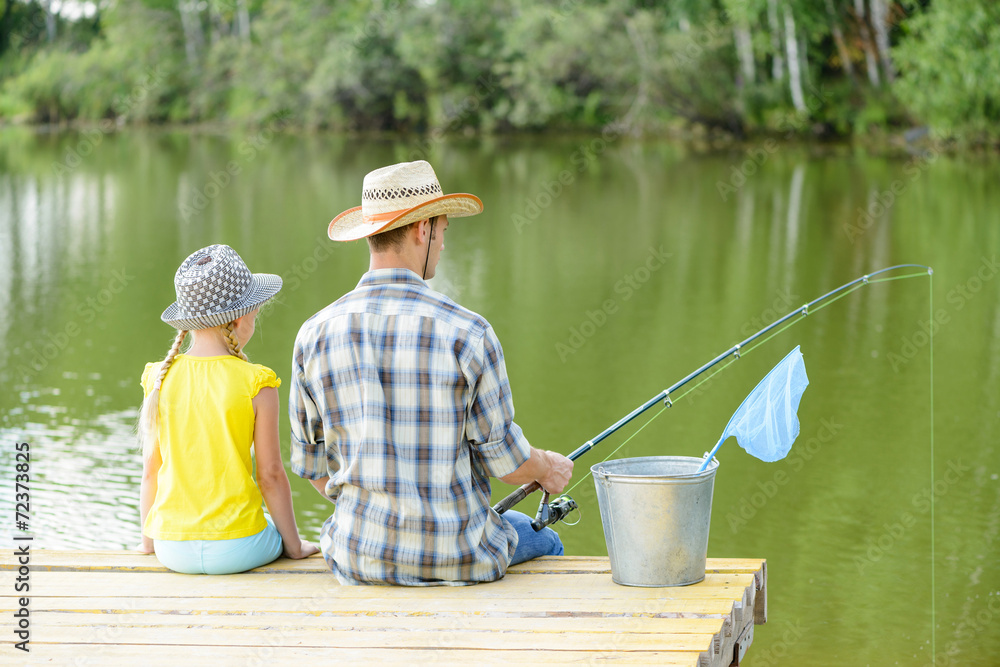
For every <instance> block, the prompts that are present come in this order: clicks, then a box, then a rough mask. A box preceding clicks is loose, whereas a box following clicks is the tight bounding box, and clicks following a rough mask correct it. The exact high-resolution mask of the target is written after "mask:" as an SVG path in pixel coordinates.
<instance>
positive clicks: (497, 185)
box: [0, 129, 1000, 667]
mask: <svg viewBox="0 0 1000 667" xmlns="http://www.w3.org/2000/svg"><path fill="white" fill-rule="evenodd" d="M758 148H759V147H758ZM754 155H756V156H757V158H758V160H760V159H761V157H762V156H766V160H764V161H763V164H761V165H758V164H756V163H751V162H745V161H746V160H747V159H748V158H747V154H746V153H745V152H733V153H728V154H714V155H711V156H706V155H703V154H695V153H690V152H688V151H686V150H685V149H684V148H681V147H677V146H672V145H669V144H666V143H658V142H655V141H636V140H632V139H627V138H619V137H613V136H612V137H608V138H607V140H604V139H594V138H591V137H580V138H560V139H551V138H541V137H539V138H526V139H503V138H497V139H484V140H475V141H472V140H470V141H434V140H432V141H430V142H426V141H418V140H399V141H387V140H374V139H369V140H349V139H344V138H337V137H328V136H313V135H304V136H296V135H274V134H272V133H270V132H269V131H266V130H265V131H263V132H257V131H253V132H247V133H245V134H239V133H237V134H231V135H230V134H227V135H215V134H206V133H195V132H168V131H162V132H158V131H149V132H143V131H130V132H123V133H103V132H101V131H100V130H94V131H91V132H90V133H88V134H78V133H58V134H46V133H35V132H31V131H26V130H22V129H8V130H4V131H2V132H0V313H2V316H0V343H2V344H0V359H2V361H0V369H2V370H0V382H2V387H3V391H2V393H0V415H2V416H0V442H2V447H0V463H2V465H3V474H2V480H3V481H2V484H0V493H2V498H0V508H2V516H3V517H4V520H5V526H4V531H5V534H6V535H7V536H8V538H9V537H10V536H11V534H12V533H13V532H14V530H13V526H14V521H13V511H14V507H13V505H14V503H13V500H14V488H13V480H14V474H15V468H14V466H15V461H14V446H15V443H16V442H27V443H29V444H30V447H31V471H30V475H31V494H32V496H31V499H32V505H31V528H32V530H33V532H34V534H35V539H36V543H35V544H36V545H37V546H39V547H50V548H79V549H102V548H130V547H132V546H133V545H134V544H136V542H137V541H138V537H139V533H138V526H137V523H138V511H137V495H138V487H139V478H140V471H141V463H140V458H139V455H138V454H137V453H136V450H135V445H134V441H133V437H132V425H133V423H134V419H135V412H136V408H137V406H138V405H139V402H140V400H141V391H140V388H139V384H138V380H139V375H140V372H141V370H142V368H143V364H144V363H145V362H147V361H152V360H156V359H159V358H162V356H163V355H164V354H165V352H166V350H167V348H168V346H169V344H170V341H171V339H172V330H171V329H169V328H168V327H167V326H166V325H164V324H162V323H161V322H160V321H159V314H160V312H161V311H162V309H163V308H165V307H166V306H167V305H168V304H169V303H170V302H171V301H172V300H173V285H172V278H173V273H174V271H175V270H176V267H177V266H178V264H179V263H180V261H181V260H182V259H183V258H184V257H185V256H187V255H188V254H189V253H190V252H192V251H193V250H195V249H197V248H199V247H202V246H205V245H209V244H211V243H219V242H222V243H227V244H229V245H232V246H233V247H234V248H236V249H237V250H238V251H239V252H240V254H241V255H242V256H243V257H244V259H246V261H247V263H248V264H249V266H250V267H251V269H253V270H255V271H262V272H271V273H278V274H280V275H282V276H283V277H284V279H285V289H284V290H283V291H282V292H281V296H280V300H279V302H278V303H277V305H276V307H275V308H273V309H272V310H271V311H269V312H268V313H267V314H266V315H265V316H263V317H262V318H261V321H260V322H259V324H258V329H257V334H256V336H255V338H254V340H253V341H252V342H251V343H250V345H249V346H248V348H247V351H248V353H249V355H250V357H251V358H252V359H253V360H254V361H256V362H258V363H263V364H266V365H268V366H271V367H273V368H274V369H275V370H276V371H277V372H278V374H279V376H282V377H283V378H284V379H285V380H286V385H285V386H284V387H282V390H281V391H282V399H283V400H285V399H286V398H287V377H288V368H289V361H290V351H291V346H292V342H293V340H294V337H295V333H296V331H297V330H298V327H299V325H300V324H301V323H302V321H304V320H305V319H306V318H307V317H309V316H310V315H311V314H312V313H314V312H316V311H317V310H319V309H320V308H322V307H323V306H325V305H326V304H327V303H329V302H331V301H333V300H334V299H336V298H337V297H339V296H340V295H342V294H343V293H344V292H346V291H348V290H349V289H351V288H352V287H353V286H354V285H355V284H356V283H357V280H358V278H359V277H360V275H361V274H362V273H363V272H364V271H365V269H366V268H367V262H368V257H367V250H366V246H365V245H364V244H363V243H355V244H346V245H336V244H334V243H333V242H330V241H328V240H327V239H326V233H325V230H326V225H327V223H328V222H329V220H330V219H331V218H332V217H333V216H334V215H335V214H336V213H339V212H340V211H341V210H343V209H345V208H348V207H350V206H354V205H356V204H357V203H358V200H359V196H360V189H361V179H362V177H363V176H364V174H365V173H366V172H367V171H369V170H371V169H374V168H376V167H379V166H382V165H385V164H389V163H392V162H397V161H403V160H407V159H414V158H415V157H424V156H428V157H429V159H430V160H431V161H432V163H433V164H434V166H435V169H436V171H437V174H438V177H439V178H440V180H441V182H442V184H443V186H444V188H445V190H446V191H470V192H473V193H476V194H478V195H479V196H480V197H481V198H482V199H483V201H484V203H485V207H486V210H485V213H484V214H483V215H481V216H479V217H477V218H471V219H463V220H455V221H453V223H452V225H451V228H450V230H449V232H448V237H447V247H446V250H445V253H444V255H443V259H442V263H441V266H440V268H439V277H438V278H435V280H434V282H433V284H434V286H435V287H436V288H437V289H439V290H441V291H443V292H445V293H447V294H449V295H451V296H453V297H454V298H456V299H457V300H458V301H459V302H461V303H463V304H464V305H466V306H468V307H470V308H472V309H473V310H476V311H478V312H480V313H482V314H483V315H484V316H486V317H487V318H488V319H489V320H490V321H491V322H492V324H493V325H494V327H495V329H496V331H497V333H498V335H499V338H500V340H501V341H502V343H503V346H504V351H505V355H506V362H507V369H508V372H509V375H510V379H511V384H512V387H513V391H514V397H515V405H516V406H517V421H518V422H519V423H520V425H521V426H522V427H523V429H524V432H525V434H526V435H527V436H528V438H529V439H530V440H531V442H532V443H533V444H534V445H536V446H539V447H543V448H547V449H554V450H558V451H562V452H565V453H568V452H570V451H571V450H572V449H575V448H576V447H577V446H578V445H580V444H581V443H583V442H584V441H586V440H588V439H589V438H591V437H593V436H595V435H597V434H598V433H599V432H601V431H602V430H603V429H605V428H606V427H607V426H609V425H611V424H612V423H614V422H615V421H616V420H618V419H619V418H620V417H621V416H623V415H625V414H626V413H627V412H629V411H630V410H631V409H633V408H634V407H636V406H638V405H639V404H641V403H642V402H644V401H645V400H647V399H648V398H650V397H652V396H654V395H655V394H657V393H658V392H660V391H661V390H663V389H664V388H666V387H667V386H669V385H670V384H672V383H674V382H676V381H677V380H679V379H681V378H682V377H683V376H685V375H686V374H688V373H689V372H690V371H692V370H694V369H696V368H697V367H699V366H701V365H702V364H703V363H705V362H707V361H709V360H710V359H712V358H713V357H714V356H716V355H717V354H719V353H721V352H723V351H724V350H726V349H727V348H729V347H730V346H732V345H733V344H734V343H736V342H738V341H740V340H741V339H743V338H745V337H746V336H747V335H749V334H751V333H753V332H754V331H756V330H757V329H759V328H760V327H762V326H764V325H765V324H767V323H768V322H770V321H773V320H774V319H775V318H777V317H778V316H780V315H783V314H785V313H787V312H789V311H791V310H792V309H794V308H796V307H798V306H800V305H802V304H804V303H805V302H807V301H809V300H811V299H813V298H815V297H818V296H819V295H821V294H823V293H825V292H827V291H829V290H831V289H833V288H835V287H837V286H838V285H841V284H843V283H845V282H847V281H849V280H852V279H854V278H857V277H859V276H861V275H864V274H865V273H868V272H871V271H874V270H876V269H879V268H882V267H885V266H890V265H893V264H899V263H916V264H926V265H930V266H932V267H933V269H934V274H933V278H931V277H929V276H927V275H926V272H921V271H919V270H917V273H924V274H925V275H920V276H917V277H913V278H908V279H905V280H898V281H893V282H886V283H878V284H870V285H867V286H865V287H863V288H861V289H859V290H858V291H856V292H854V293H852V294H851V295H849V296H847V297H845V298H844V299H842V300H840V301H838V302H837V303H835V304H833V305H831V306H830V307H828V308H825V309H823V310H821V311H819V312H816V313H814V314H813V315H810V316H809V317H808V318H807V319H805V320H804V321H802V322H800V323H798V324H796V325H795V326H793V327H791V328H789V329H788V330H786V331H784V332H783V333H781V334H779V335H778V336H776V337H775V338H773V339H772V340H770V341H768V342H767V343H765V344H763V345H761V346H760V347H759V348H757V349H755V350H753V351H752V352H751V353H748V354H746V355H744V357H743V358H742V359H741V360H740V361H738V362H737V363H734V364H733V365H732V366H731V367H729V368H727V369H726V370H725V371H723V372H722V373H720V374H719V375H716V376H715V377H713V378H712V379H711V380H710V381H709V382H706V383H705V384H703V385H701V386H699V387H698V389H697V390H696V391H694V392H692V393H690V394H688V395H687V396H680V393H682V392H679V394H678V396H677V397H675V398H676V399H677V400H675V402H674V406H673V408H672V409H670V410H668V411H664V412H663V414H661V415H660V416H659V417H657V418H656V419H655V420H654V421H652V422H651V423H650V424H649V425H648V427H646V428H645V429H644V430H643V431H642V432H641V433H640V434H639V435H637V436H636V437H635V438H633V439H632V440H631V441H630V442H629V443H628V445H627V446H626V447H624V448H623V449H621V450H619V451H617V452H616V453H614V454H613V456H614V457H615V458H620V457H626V456H645V455H666V454H670V455H688V456H700V455H702V453H703V452H705V451H707V450H708V449H709V448H710V447H711V446H712V445H713V444H714V443H715V441H716V440H717V438H718V437H719V435H720V434H721V432H722V429H723V427H724V426H725V424H726V421H727V420H728V418H729V416H730V415H731V414H732V412H733V411H734V410H735V409H736V407H737V406H738V405H739V403H740V401H741V400H742V399H743V397H744V396H745V395H746V394H747V393H748V392H749V391H750V389H751V388H752V387H753V386H754V385H755V384H756V382H757V381H758V380H759V379H760V378H761V377H763V375H764V374H765V373H766V372H767V370H768V369H769V368H770V367H771V366H772V365H773V364H775V363H776V362H777V361H778V360H780V359H781V358H782V357H783V356H784V355H785V354H786V353H787V352H788V351H789V350H790V349H791V348H793V347H794V346H795V345H800V346H801V349H802V352H803V354H804V356H805V360H806V366H807V370H808V373H809V378H810V386H809V388H808V389H807V390H806V393H805V395H804V397H803V399H802V403H801V407H800V410H799V418H800V420H801V429H802V430H801V435H800V436H799V439H798V441H797V442H796V445H795V448H794V449H793V450H792V452H791V454H790V455H789V457H788V458H787V459H786V460H784V461H780V462H777V463H770V464H768V463H762V462H760V461H757V460H756V459H753V458H751V457H750V456H748V455H747V454H746V453H745V452H744V451H743V450H742V449H740V448H739V447H738V446H737V444H736V443H735V441H732V440H730V441H729V442H727V443H726V444H725V445H724V446H723V448H722V450H721V451H720V453H719V459H720V461H721V466H720V468H719V472H718V475H717V478H716V482H715V495H714V504H713V516H712V532H711V543H710V546H709V555H710V556H715V557H764V558H767V560H768V570H769V577H770V579H769V585H768V606H769V621H768V623H767V624H766V625H764V626H760V627H758V628H757V633H756V637H755V640H754V645H753V647H752V649H751V651H750V654H749V655H750V660H749V661H748V663H747V664H750V665H755V666H758V667H760V666H761V665H772V664H816V665H830V664H845V665H846V664H850V665H865V664H871V665H883V664H900V665H925V664H931V661H932V646H933V648H934V649H935V650H936V651H937V653H938V655H939V660H938V664H949V661H950V660H953V661H954V663H953V664H964V665H992V664H996V656H997V655H998V654H1000V570H998V568H997V557H998V548H997V536H998V531H1000V476H998V473H1000V452H998V451H997V445H998V440H1000V430H998V428H997V426H998V422H1000V298H998V297H1000V279H997V273H998V271H1000V266H998V264H997V261H998V254H1000V253H998V251H1000V215H998V211H1000V188H998V187H997V185H998V183H1000V164H998V162H997V161H996V160H992V159H986V158H978V157H970V158H963V159H955V158H951V157H945V156H936V155H935V154H933V153H932V154H927V155H923V156H909V157H906V156H904V157H902V158H899V159H883V158H872V157H868V156H866V155H865V154H864V153H862V152H859V151H854V150H852V149H847V148H840V149H824V150H822V151H820V150H816V149H805V148H792V147H777V148H776V149H774V150H773V151H770V152H768V151H765V150H758V151H756V153H754ZM741 169H742V171H741ZM913 272H914V271H913V270H912V269H911V270H903V271H897V272H895V275H906V274H909V273H913ZM932 281H933V282H932ZM932 290H933V291H932ZM932 296H933V312H932V311H931V310H930V308H931V304H930V299H931V297H932ZM929 322H933V324H929ZM929 329H933V330H934V340H933V350H932V346H931V345H930V341H929V336H928V335H927V333H928V330H929ZM932 352H933V385H932V384H931V369H932V366H931V358H932V356H931V353H932ZM932 395H933V413H932V411H931V397H932ZM655 413H656V410H651V411H650V413H649V415H650V416H652V415H653V414H655ZM932 417H933V422H932ZM646 419H647V418H646V417H642V418H640V419H639V420H637V421H636V422H635V425H634V426H632V427H629V428H627V429H624V430H623V431H622V432H620V433H619V434H617V435H615V436H613V437H612V438H609V439H608V440H607V441H605V442H604V443H602V444H601V445H600V447H599V448H597V449H595V450H594V451H593V452H591V453H589V454H588V455H586V456H584V457H583V458H581V459H580V461H579V462H578V464H577V468H576V475H575V477H576V478H577V479H582V480H583V481H582V482H581V483H580V485H579V486H578V487H576V489H574V491H573V495H574V497H576V499H577V500H578V502H579V503H580V505H581V507H582V510H583V516H582V520H581V522H580V523H579V524H578V525H576V526H573V527H569V526H563V527H560V528H559V531H560V533H561V535H562V537H563V540H564V542H565V544H566V549H567V553H570V554H587V555H603V554H605V553H606V548H605V544H604V537H603V532H602V528H601V523H600V516H599V513H598V509H597V504H596V498H595V493H594V487H593V483H592V481H591V480H590V479H589V467H590V466H591V465H593V464H594V463H597V462H599V461H600V460H602V459H603V458H604V457H606V456H608V455H611V454H612V452H614V450H615V448H616V447H618V446H619V445H621V444H622V442H624V440H625V439H626V438H627V437H628V436H629V435H631V434H632V433H633V432H634V431H635V429H636V428H637V427H638V426H640V425H641V424H643V423H645V422H646ZM932 423H933V426H934V428H933V436H934V439H933V458H932V429H931V425H932ZM282 435H283V438H284V443H283V444H284V447H285V451H286V457H287V446H288V442H287V440H288V435H287V418H285V417H284V416H283V422H282ZM932 474H933V480H934V481H933V484H932ZM291 481H292V487H293V493H294V494H295V502H296V512H297V515H298V520H299V525H300V527H301V528H302V529H303V532H305V533H306V534H307V535H308V536H310V537H313V538H315V537H316V535H317V530H318V528H319V526H320V524H321V523H322V520H323V519H324V518H325V516H326V513H327V511H328V510H327V508H328V505H327V504H326V503H325V501H323V500H322V499H321V498H319V497H318V496H317V495H316V494H315V492H314V491H313V490H312V488H311V487H310V486H309V484H308V483H306V482H304V481H303V480H300V479H298V478H293V479H292V480H291ZM507 490H508V489H507V488H506V487H503V486H502V485H498V486H497V487H495V494H494V495H495V497H496V498H499V497H501V496H502V495H503V494H504V493H505V492H506V491H507ZM932 499H933V500H934V510H933V519H934V523H933V529H932V524H931V514H932V512H931V502H930V501H931V500H932ZM534 508H535V503H534V502H526V503H525V504H524V505H523V506H522V507H521V509H522V510H523V511H525V512H528V513H533V512H534ZM635 520H636V521H642V520H643V517H641V516H637V517H635ZM932 564H933V565H934V573H933V578H932ZM932 619H933V623H934V624H935V628H934V631H933V632H932ZM932 642H933V643H932Z"/></svg>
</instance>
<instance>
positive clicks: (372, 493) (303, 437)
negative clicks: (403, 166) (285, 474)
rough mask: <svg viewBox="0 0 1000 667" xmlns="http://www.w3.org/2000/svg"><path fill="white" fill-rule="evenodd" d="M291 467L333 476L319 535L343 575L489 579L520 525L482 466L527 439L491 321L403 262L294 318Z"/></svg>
mask: <svg viewBox="0 0 1000 667" xmlns="http://www.w3.org/2000/svg"><path fill="white" fill-rule="evenodd" d="M289 413H290V417H291V423H292V445H291V461H292V470H293V471H294V472H295V473H296V474H298V475H299V476H301V477H305V478H308V479H321V478H323V477H325V476H329V477H330V481H329V482H328V483H327V486H326V493H327V495H329V496H330V498H332V499H333V500H334V501H335V502H336V503H337V508H336V511H335V512H334V514H333V516H331V517H330V518H329V519H327V521H326V522H325V523H324V524H323V529H322V535H321V538H320V547H321V549H322V551H323V555H324V557H325V558H326V561H327V563H328V564H329V566H330V569H331V570H333V572H334V573H336V574H337V578H338V579H339V580H340V581H341V583H346V584H358V583H391V584H404V585H415V586H429V585H461V584H464V583H474V582H479V581H494V580H496V579H499V578H500V577H502V576H503V575H504V572H506V570H507V566H508V564H509V563H510V559H511V557H512V556H513V555H514V549H515V547H516V546H517V533H516V532H515V530H514V528H513V526H511V524H510V523H509V522H507V521H505V520H503V519H502V518H501V517H500V515H498V514H497V513H496V512H494V511H493V509H492V507H491V506H490V484H489V479H488V478H489V477H502V476H504V475H507V474H509V473H511V472H513V471H514V470H516V469H517V468H518V467H519V466H520V465H521V464H522V463H524V462H525V461H526V460H528V458H529V456H530V453H531V450H530V447H529V445H528V442H527V440H526V439H525V437H524V435H523V434H522V433H521V428H520V427H519V426H518V425H517V424H515V423H514V421H513V419H514V406H513V403H512V399H511V394H510V385H509V383H508V381H507V369H506V367H505V366H504V361H503V350H502V349H501V348H500V342H499V341H498V340H497V337H496V334H495V333H494V332H493V328H492V327H491V326H490V324H489V322H487V321H486V320H485V319H483V318H482V317H481V316H479V315H477V314H475V313H473V312H472V311H470V310H467V309H465V308H463V307H461V306H459V305H458V304H456V303H455V302H454V301H452V300H451V299H449V298H448V297H446V296H444V295H443V294H440V293H438V292H435V291H433V290H432V289H430V287H429V286H428V285H427V283H426V282H424V281H423V280H421V279H420V278H419V277H417V275H416V274H415V273H413V272H412V271H409V270H406V269H379V270H375V271H369V272H368V273H366V274H365V275H364V276H363V277H362V278H361V282H359V283H358V286H357V288H355V289H354V290H353V291H352V292H349V293H348V294H346V295H344V296H343V297H342V298H340V299H339V300H337V301H336V302H335V303H333V304H331V305H329V306H327V307H326V308H325V309H323V310H321V311H320V312H319V313H317V314H316V315H314V316H313V317H311V318H310V319H309V320H307V321H306V323H305V324H303V325H302V328H301V329H300V330H299V334H298V337H297V338H296V341H295V351H294V354H293V358H292V384H291V390H290V398H289Z"/></svg>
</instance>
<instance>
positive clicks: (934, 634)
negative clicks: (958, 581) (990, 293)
mask: <svg viewBox="0 0 1000 667" xmlns="http://www.w3.org/2000/svg"><path fill="white" fill-rule="evenodd" d="M927 273H928V274H929V275H930V280H928V282H927V287H928V289H929V290H930V294H929V298H928V299H927V302H928V303H929V304H930V306H929V308H930V312H929V313H928V320H927V322H928V326H927V328H928V329H929V332H928V338H930V346H931V351H930V355H931V372H930V376H931V386H930V395H931V661H932V662H937V622H936V621H935V615H936V609H935V597H936V593H935V587H934V560H935V559H934V496H935V495H936V494H935V493H934V328H935V327H934V272H933V271H931V270H930V269H928V271H927Z"/></svg>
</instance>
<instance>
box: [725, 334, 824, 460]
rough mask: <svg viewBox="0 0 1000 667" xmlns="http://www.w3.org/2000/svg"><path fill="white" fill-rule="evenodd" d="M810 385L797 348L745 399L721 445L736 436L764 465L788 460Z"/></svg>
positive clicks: (741, 444) (743, 446) (730, 422)
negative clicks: (806, 392) (798, 413)
mask: <svg viewBox="0 0 1000 667" xmlns="http://www.w3.org/2000/svg"><path fill="white" fill-rule="evenodd" d="M808 384H809V378H807V377H806V364H805V362H804V361H803V360H802V352H800V351H799V347H798V346H797V345H796V346H795V349H794V350H792V351H791V352H789V353H788V355H787V356H786V357H785V358H784V359H782V360H781V361H780V362H779V363H778V365H777V366H775V367H774V368H772V369H771V372H770V373H768V374H767V375H766V376H765V377H764V379H763V380H761V381H760V382H759V383H758V384H757V386H756V387H754V390H753V391H752V392H750V395H749V396H747V397H746V399H745V400H744V401H743V403H742V404H741V405H740V407H739V408H738V409H737V410H736V412H735V413H734V414H733V416H732V418H731V419H730V420H729V423H728V424H727V425H726V430H725V431H723V433H722V438H721V439H720V440H719V442H720V443H721V442H722V441H724V440H725V439H726V438H728V437H729V436H731V435H735V436H736V440H737V441H738V442H739V443H740V447H742V448H743V449H745V450H747V452H748V453H750V454H751V455H753V456H756V457H757V458H758V459H760V460H761V461H778V460H780V459H783V458H785V456H786V455H787V454H788V451H789V450H790V449H791V448H792V443H793V442H795V437H796V436H797V435H798V434H799V418H798V415H797V414H796V413H797V411H798V409H799V400H800V399H801V398H802V392H804V391H805V390H806V386H808Z"/></svg>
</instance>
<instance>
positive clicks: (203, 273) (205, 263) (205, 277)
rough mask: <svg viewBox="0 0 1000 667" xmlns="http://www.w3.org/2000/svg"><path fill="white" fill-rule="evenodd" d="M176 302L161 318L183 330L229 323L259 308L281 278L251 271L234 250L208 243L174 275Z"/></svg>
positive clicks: (277, 287)
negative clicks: (208, 244)
mask: <svg viewBox="0 0 1000 667" xmlns="http://www.w3.org/2000/svg"><path fill="white" fill-rule="evenodd" d="M174 289H175V290H176V292H177V301H175V302H174V303H172V304H170V306H168V307H167V309H166V310H164V311H163V314H162V315H160V319H161V320H163V321H164V322H166V323H167V324H169V325H170V326H172V327H174V328H175V329H182V330H184V331H192V330H196V329H208V328H210V327H218V326H222V325H223V324H228V323H229V322H232V321H233V320H235V319H236V318H237V317H242V316H243V315H246V314H247V313H249V312H250V311H252V310H253V309H254V308H258V307H260V306H261V305H262V304H263V303H264V302H265V301H267V300H268V299H270V298H271V297H273V296H274V295H275V294H277V293H278V290H280V289H281V278H280V277H278V276H275V275H272V274H270V273H250V269H248V268H247V265H246V264H245V263H244V262H243V259H242V258H240V256H239V255H238V254H236V251H235V250H233V249H232V248H230V247H229V246H227V245H221V244H216V245H210V246H208V247H207V248H202V249H201V250H196V251H195V252H193V253H191V254H190V255H188V258H187V259H185V260H184V263H183V264H181V266H180V268H179V269H177V273H176V274H175V275H174Z"/></svg>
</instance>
